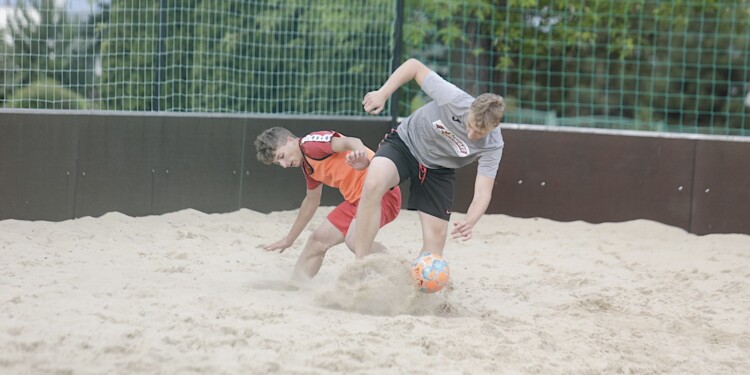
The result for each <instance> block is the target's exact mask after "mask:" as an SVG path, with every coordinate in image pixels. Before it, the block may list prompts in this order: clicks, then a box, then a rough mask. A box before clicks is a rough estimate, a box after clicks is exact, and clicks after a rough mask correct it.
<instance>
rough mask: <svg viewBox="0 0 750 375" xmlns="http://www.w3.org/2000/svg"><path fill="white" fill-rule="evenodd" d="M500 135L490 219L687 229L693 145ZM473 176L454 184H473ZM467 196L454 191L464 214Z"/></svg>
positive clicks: (466, 173) (466, 191)
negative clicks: (647, 223) (646, 223)
mask: <svg viewBox="0 0 750 375" xmlns="http://www.w3.org/2000/svg"><path fill="white" fill-rule="evenodd" d="M503 135H504V138H505V143H506V146H505V150H504V155H503V160H502V162H501V166H500V172H499V177H498V179H497V181H496V185H495V190H494V197H493V200H492V202H491V203H490V207H489V209H488V212H490V213H503V214H508V215H511V216H517V217H545V218H549V219H553V220H560V221H573V220H584V221H588V222H592V223H600V222H605V221H607V222H619V221H626V220H632V219H639V218H643V219H650V220H655V221H659V222H662V223H667V224H670V225H674V226H678V227H681V228H684V229H686V230H687V229H689V227H690V225H689V219H690V212H689V207H690V199H691V193H692V192H691V184H692V173H693V170H692V169H693V167H692V166H693V149H694V141H693V140H687V139H665V138H656V137H636V136H619V135H603V134H583V133H568V132H552V131H526V130H514V129H507V130H504V132H503ZM475 168H476V167H475V166H472V167H471V168H465V169H464V170H462V171H461V172H460V173H459V178H461V179H465V180H467V181H468V180H471V181H473V178H474V176H475ZM471 185H473V183H472V184H471ZM470 188H471V187H470V186H462V187H461V189H460V190H459V191H457V200H456V203H457V204H460V206H461V208H463V207H464V206H465V207H468V203H469V202H470V200H471V198H470V197H471V196H472V194H473V192H472V191H471V190H470Z"/></svg>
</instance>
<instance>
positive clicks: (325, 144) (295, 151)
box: [255, 127, 401, 280]
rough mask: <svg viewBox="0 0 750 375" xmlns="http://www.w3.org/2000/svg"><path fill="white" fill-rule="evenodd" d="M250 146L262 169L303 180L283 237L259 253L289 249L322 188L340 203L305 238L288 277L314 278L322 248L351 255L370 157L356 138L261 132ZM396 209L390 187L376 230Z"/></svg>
mask: <svg viewBox="0 0 750 375" xmlns="http://www.w3.org/2000/svg"><path fill="white" fill-rule="evenodd" d="M255 147H256V149H257V151H258V155H257V157H258V160H260V161H261V162H263V163H264V164H276V165H278V166H281V167H283V168H289V167H294V168H300V169H301V170H302V173H303V174H304V175H305V179H306V181H307V195H306V196H305V199H304V200H303V201H302V205H301V206H300V208H299V213H298V214H297V218H296V219H295V221H294V224H293V225H292V228H291V229H290V230H289V233H287V235H286V236H285V237H284V238H282V239H281V240H279V241H276V242H274V243H272V244H269V245H265V246H263V248H264V249H265V250H268V251H273V250H279V252H284V250H285V249H287V248H288V247H290V246H292V244H294V241H295V240H296V239H297V237H299V235H300V234H301V233H302V230H303V229H304V228H305V227H306V226H307V224H308V223H309V222H310V220H311V219H312V217H313V215H314V214H315V211H317V209H318V207H319V206H320V197H321V195H322V192H323V185H324V184H325V185H328V186H330V187H333V188H337V189H339V191H341V195H343V197H344V201H343V202H341V204H339V205H338V206H337V207H336V208H335V209H333V211H331V212H330V213H329V214H328V217H327V220H326V221H324V222H323V223H322V224H321V225H320V226H319V227H318V228H317V229H315V231H314V232H313V233H312V234H311V235H310V237H309V238H308V239H307V243H306V244H305V247H304V249H303V250H302V253H301V254H300V256H299V258H298V259H297V264H296V265H295V267H294V272H293V277H294V278H295V279H298V280H300V279H305V278H308V279H309V278H312V277H314V276H315V275H316V274H317V273H318V271H319V270H320V266H321V264H322V263H323V257H324V256H325V254H326V252H327V251H328V249H330V248H331V247H333V246H335V245H338V244H340V243H342V242H346V245H347V246H348V247H349V249H350V250H351V251H352V252H354V247H353V246H354V241H353V235H354V229H355V227H356V218H355V216H356V213H357V205H358V204H359V197H360V195H361V193H362V186H363V184H364V181H365V175H366V173H367V170H366V168H367V165H368V164H369V160H368V159H371V158H372V157H373V155H374V152H373V151H372V150H370V149H368V148H367V147H365V146H364V145H363V144H362V141H361V140H359V139H358V138H354V137H345V136H343V135H342V134H340V133H338V132H335V131H331V130H324V131H317V132H313V133H310V134H308V135H306V136H304V137H302V138H298V137H295V136H294V134H292V133H291V132H290V131H289V130H287V129H285V128H282V127H273V128H270V129H267V130H265V131H264V132H263V133H261V134H260V135H259V136H258V138H257V139H256V140H255ZM365 153H366V155H365ZM365 156H366V158H365ZM400 210H401V190H400V189H399V187H398V186H396V187H395V188H393V189H392V190H389V191H388V192H387V193H386V194H385V195H384V196H383V199H382V201H381V212H382V214H381V216H380V227H383V226H384V225H386V224H388V223H390V222H391V221H393V220H394V219H395V218H396V216H398V213H399V211H400ZM383 249H384V247H383V245H381V244H380V243H377V242H375V243H374V245H373V247H372V252H377V251H382V250H383Z"/></svg>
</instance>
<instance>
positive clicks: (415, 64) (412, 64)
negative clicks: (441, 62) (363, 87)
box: [362, 59, 432, 115]
mask: <svg viewBox="0 0 750 375" xmlns="http://www.w3.org/2000/svg"><path fill="white" fill-rule="evenodd" d="M430 72H432V70H430V68H428V67H427V66H425V65H424V64H422V62H420V61H419V60H417V59H409V60H406V62H404V63H403V64H401V66H399V67H398V69H396V70H395V71H394V72H393V73H392V74H391V76H390V78H388V80H387V81H385V83H384V84H383V86H382V87H380V89H379V90H377V91H371V92H368V93H367V94H366V95H365V98H364V100H362V106H363V107H364V109H365V112H367V113H369V114H372V115H377V114H378V113H380V112H381V111H383V108H385V102H386V101H387V100H388V98H390V97H391V95H392V94H393V93H394V92H396V90H398V88H399V87H401V86H402V85H403V84H405V83H407V82H409V81H411V80H416V81H417V83H418V84H419V86H420V87H421V86H422V81H424V77H426V76H427V75H428V74H430Z"/></svg>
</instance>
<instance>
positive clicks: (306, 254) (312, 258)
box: [292, 220, 344, 280]
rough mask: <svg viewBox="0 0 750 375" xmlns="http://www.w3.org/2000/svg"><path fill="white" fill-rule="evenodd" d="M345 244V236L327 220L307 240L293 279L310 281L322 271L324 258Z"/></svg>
mask: <svg viewBox="0 0 750 375" xmlns="http://www.w3.org/2000/svg"><path fill="white" fill-rule="evenodd" d="M342 242H344V235H343V234H341V231H339V230H338V228H336V227H335V226H333V224H331V222H330V221H328V220H325V221H324V222H323V223H322V224H320V226H319V227H318V228H317V229H315V231H314V232H313V233H312V234H311V235H310V237H309V238H308V239H307V243H305V248H304V249H302V253H300V255H299V258H297V264H296V265H295V266H294V273H293V274H292V277H293V278H294V279H295V280H308V279H311V278H313V277H315V275H317V274H318V271H320V266H321V265H322V264H323V258H324V257H325V255H326V252H327V251H328V249H330V248H331V247H333V246H335V245H338V244H340V243H342Z"/></svg>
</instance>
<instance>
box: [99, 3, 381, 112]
mask: <svg viewBox="0 0 750 375" xmlns="http://www.w3.org/2000/svg"><path fill="white" fill-rule="evenodd" d="M135 3H136V4H134V2H133V1H124V0H120V1H118V0H115V1H114V2H113V3H112V13H111V16H110V17H111V18H110V23H109V25H108V27H107V29H106V30H105V32H104V40H103V42H102V66H103V70H104V74H103V76H102V81H101V90H102V93H103V97H104V98H105V103H106V105H107V108H112V109H125V110H153V109H154V107H155V105H154V99H153V98H155V97H156V95H155V91H156V89H157V88H159V89H160V90H161V92H160V95H159V98H160V99H159V102H158V104H159V109H160V110H168V111H174V110H185V111H208V112H261V113H306V114H316V113H317V114H357V115H359V114H361V104H360V102H361V97H362V96H363V95H364V93H365V92H366V89H367V88H368V87H369V88H374V87H376V85H378V84H380V83H381V81H382V80H383V79H384V78H387V74H388V72H389V69H390V61H389V59H388V57H389V56H390V52H391V50H392V43H391V37H392V33H393V30H392V13H391V12H392V6H391V1H390V0H377V1H357V2H333V3H331V2H329V3H322V2H308V1H302V0H293V1H244V0H242V1H240V0H221V1H220V0H195V1H171V0H170V1H168V4H169V6H168V8H167V12H166V16H167V25H168V26H167V28H166V30H164V31H165V33H166V35H164V36H163V38H162V39H161V40H165V41H166V46H165V48H164V55H165V57H166V63H165V61H164V58H162V60H159V58H158V57H159V40H160V38H159V23H158V22H157V20H158V19H159V14H161V13H160V9H159V8H158V2H156V1H136V2H135ZM156 72H160V73H161V74H162V76H161V77H159V79H157V77H156V74H155V73H156Z"/></svg>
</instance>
